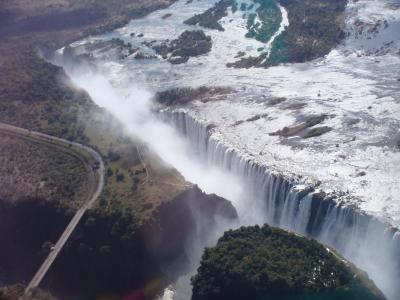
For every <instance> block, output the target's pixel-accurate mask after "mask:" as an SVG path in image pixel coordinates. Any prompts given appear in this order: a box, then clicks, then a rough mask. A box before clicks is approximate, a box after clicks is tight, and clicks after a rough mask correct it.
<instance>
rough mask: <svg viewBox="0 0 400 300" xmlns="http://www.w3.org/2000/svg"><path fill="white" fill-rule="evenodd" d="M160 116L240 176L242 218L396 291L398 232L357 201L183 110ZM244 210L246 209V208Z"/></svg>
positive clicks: (209, 158) (391, 295) (390, 294)
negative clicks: (282, 169) (326, 252)
mask: <svg viewBox="0 0 400 300" xmlns="http://www.w3.org/2000/svg"><path fill="white" fill-rule="evenodd" d="M159 116H160V118H161V119H162V120H163V121H165V122H167V123H169V124H170V125H172V126H173V127H175V128H176V129H177V130H178V131H179V132H180V133H181V134H182V135H183V136H184V137H185V138H186V139H187V141H188V143H189V144H190V145H191V146H192V148H193V151H194V152H195V154H196V155H198V156H200V158H201V159H203V160H204V161H205V162H206V163H208V164H212V165H217V166H219V167H221V168H223V169H224V170H226V171H229V172H232V173H233V174H234V175H236V176H239V177H240V178H241V179H242V180H243V182H244V187H245V188H246V190H248V194H249V198H248V199H246V200H247V201H246V203H240V204H239V205H238V204H236V203H234V204H235V206H236V209H237V210H238V214H239V217H241V218H243V219H244V221H243V220H242V224H243V223H244V224H245V225H247V224H250V223H251V222H252V221H253V222H254V223H268V224H270V225H273V226H277V227H280V228H283V229H286V230H289V231H293V232H296V233H298V234H302V235H305V236H308V237H311V238H315V239H316V240H318V241H320V242H322V243H324V244H326V245H328V246H330V247H332V248H334V249H336V250H337V251H338V252H339V253H341V254H342V255H343V256H344V257H346V258H347V259H349V260H350V261H352V262H353V263H354V264H356V265H357V266H358V267H360V268H361V269H363V270H365V271H366V272H367V273H368V274H369V276H370V277H371V279H372V280H374V282H375V283H376V284H377V286H378V287H379V288H380V289H381V290H382V291H383V292H384V294H385V295H386V296H387V298H388V299H390V300H395V299H398V295H399V294H400V286H399V285H398V281H399V271H398V270H399V266H400V232H399V231H398V230H397V229H394V228H391V227H390V226H389V225H388V224H386V223H384V222H383V221H381V220H379V219H377V218H376V217H374V216H372V215H368V214H366V213H364V212H362V211H360V210H358V209H357V208H356V207H352V206H346V205H344V204H341V203H340V202H339V200H340V199H334V198H332V197H328V196H326V195H325V194H324V193H323V192H322V191H316V190H314V189H313V188H312V187H311V188H310V187H309V188H306V187H304V186H303V185H302V182H301V181H300V179H298V178H291V177H287V176H284V175H281V174H277V173H275V172H273V171H272V170H270V169H269V168H268V166H264V165H261V164H258V163H256V162H255V161H254V160H253V159H252V158H251V157H247V156H245V155H243V154H241V153H239V152H238V151H237V150H235V149H233V148H230V147H228V146H227V145H225V144H224V143H223V142H221V141H220V140H218V138H216V137H215V136H216V134H212V133H213V127H214V126H212V125H208V126H207V125H206V124H203V123H202V122H201V121H199V120H196V119H195V118H194V117H192V116H191V115H189V114H188V113H187V112H185V111H171V110H163V111H161V112H160V114H159ZM246 212H249V213H246Z"/></svg>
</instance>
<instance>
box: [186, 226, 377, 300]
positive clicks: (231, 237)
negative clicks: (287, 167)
mask: <svg viewBox="0 0 400 300" xmlns="http://www.w3.org/2000/svg"><path fill="white" fill-rule="evenodd" d="M352 268H353V267H351V266H350V265H348V264H346V263H344V262H343V261H342V260H341V259H340V258H339V257H337V256H335V255H334V254H332V252H330V251H327V249H326V248H325V247H323V246H322V245H320V244H318V243H317V242H316V241H314V240H309V239H306V238H302V237H299V236H296V235H294V234H291V233H288V232H285V231H283V230H280V229H275V228H271V227H269V226H267V225H265V226H263V227H262V228H260V227H259V226H255V227H242V228H240V229H238V230H229V231H227V232H225V234H224V235H223V237H222V238H220V239H219V241H218V244H217V246H215V247H214V248H209V249H206V250H205V252H204V254H203V257H202V261H201V264H200V267H199V269H198V273H197V275H196V276H194V277H193V278H192V285H193V296H192V299H193V300H203V299H204V300H205V299H207V300H214V299H215V300H217V299H218V300H224V299H227V300H228V299H229V300H236V299H237V300H239V299H265V300H266V299H274V300H275V299H279V300H282V299H284V300H286V299H291V300H295V299H296V300H300V299H321V300H322V299H324V300H326V299H329V300H333V299H335V300H347V299H360V300H361V299H362V300H367V299H368V300H373V299H374V300H378V299H384V297H383V296H382V295H381V293H380V292H379V291H378V290H376V288H374V285H373V283H372V282H371V281H369V280H368V279H367V278H366V277H365V276H366V275H364V274H363V273H361V272H360V271H358V270H357V271H355V269H352ZM367 285H368V286H369V287H373V288H371V290H370V289H369V288H367V287H366V286H367Z"/></svg>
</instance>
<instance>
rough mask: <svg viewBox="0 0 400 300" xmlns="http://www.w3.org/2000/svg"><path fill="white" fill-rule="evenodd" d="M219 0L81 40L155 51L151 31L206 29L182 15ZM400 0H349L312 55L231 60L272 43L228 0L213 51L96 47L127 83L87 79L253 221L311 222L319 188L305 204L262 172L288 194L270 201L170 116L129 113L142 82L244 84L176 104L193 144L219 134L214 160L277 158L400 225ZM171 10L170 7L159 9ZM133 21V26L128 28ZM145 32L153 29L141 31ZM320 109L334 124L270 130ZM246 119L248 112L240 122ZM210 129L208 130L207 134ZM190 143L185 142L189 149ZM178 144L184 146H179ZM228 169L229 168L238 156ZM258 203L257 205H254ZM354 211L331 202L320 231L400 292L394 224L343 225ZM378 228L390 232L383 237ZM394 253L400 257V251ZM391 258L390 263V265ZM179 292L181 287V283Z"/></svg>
mask: <svg viewBox="0 0 400 300" xmlns="http://www.w3.org/2000/svg"><path fill="white" fill-rule="evenodd" d="M215 3H216V1H196V0H195V1H193V2H192V3H191V4H186V2H185V1H178V2H176V3H175V4H173V5H172V6H170V7H169V8H167V9H165V10H160V11H156V12H154V13H152V14H150V15H148V16H147V17H145V18H142V19H138V20H133V21H132V22H130V23H129V24H128V25H127V26H125V27H123V28H120V29H118V30H115V31H113V32H111V33H109V34H105V35H102V36H97V37H92V38H90V39H86V40H84V41H79V42H78V43H75V44H74V45H73V46H75V47H77V49H78V48H79V47H83V46H82V45H84V44H85V43H87V42H92V41H96V40H108V39H111V38H115V37H117V38H121V39H123V40H124V41H125V42H130V43H132V45H133V47H138V48H140V49H141V51H143V52H144V53H149V54H154V51H153V50H152V49H150V48H148V47H147V46H145V45H143V44H142V43H143V42H144V41H146V42H151V41H164V40H165V39H170V40H171V39H174V38H177V36H178V35H179V34H181V33H182V32H183V31H184V30H193V29H196V28H197V29H198V28H199V27H197V26H188V25H185V24H183V21H184V20H186V19H187V18H189V17H191V16H193V14H195V13H201V12H203V11H205V10H206V9H208V8H210V7H212V6H213V5H214V4H215ZM398 4H399V3H398V2H397V1H373V0H360V1H350V3H349V5H348V8H347V14H346V24H347V29H348V32H349V33H348V38H347V39H346V41H345V42H344V43H343V44H342V45H340V46H338V47H337V48H336V49H334V50H333V51H332V52H331V53H330V54H329V55H327V56H326V57H324V58H321V59H318V60H315V61H312V62H308V63H303V64H294V65H293V64H287V65H282V66H277V67H272V68H269V69H257V68H251V69H233V68H227V67H226V64H227V63H230V62H233V61H235V60H237V59H236V58H235V56H236V55H237V53H238V52H239V51H244V52H246V56H252V55H253V56H254V55H257V53H258V51H257V49H258V48H261V47H263V48H264V49H268V48H269V45H268V44H263V43H260V42H258V41H256V40H254V39H248V38H245V37H244V35H245V33H246V21H245V19H243V17H242V14H243V12H241V11H240V10H238V11H237V12H235V13H233V12H232V11H231V10H228V16H227V17H225V18H223V19H222V20H221V21H220V23H221V24H222V25H223V27H224V28H225V31H222V32H219V31H215V30H209V29H204V28H201V29H203V30H204V31H205V33H206V34H207V35H210V36H211V38H212V42H213V47H212V50H211V51H210V52H209V53H208V54H206V55H202V56H199V57H195V58H190V59H189V61H188V62H187V63H185V64H181V65H171V64H170V63H169V62H167V61H165V60H162V59H161V58H156V59H148V60H136V59H134V58H133V57H128V58H126V59H124V60H119V59H116V58H112V55H107V53H97V52H95V53H93V55H94V56H95V57H97V64H98V66H99V69H100V70H101V72H102V73H103V77H102V78H103V79H102V80H105V81H107V82H108V83H106V82H104V84H103V85H107V84H109V83H111V85H110V89H111V90H116V91H118V95H115V94H112V93H111V94H109V95H106V96H104V94H103V93H102V92H101V91H100V93H98V92H96V89H97V86H98V85H97V83H96V82H94V83H93V84H88V82H87V81H86V83H85V84H84V85H83V87H84V88H86V89H89V93H90V94H91V95H92V96H93V98H94V100H95V101H96V102H97V103H98V104H99V105H101V106H104V107H106V108H108V109H109V110H111V111H112V112H113V113H115V114H116V115H117V116H118V117H120V119H121V120H122V121H123V122H124V123H125V124H126V125H127V127H128V128H130V130H131V132H132V133H133V134H135V135H138V136H139V137H141V138H142V139H144V140H145V141H146V142H148V143H149V144H150V145H152V147H153V148H154V149H155V150H156V151H157V152H158V153H159V154H160V156H161V157H162V158H163V159H164V160H165V161H167V162H169V163H170V164H172V165H173V166H174V167H176V168H177V169H178V170H179V171H180V172H181V173H182V174H183V175H184V176H185V177H186V178H187V179H188V180H190V181H193V182H195V183H198V184H199V185H200V187H202V188H203V189H205V190H206V191H208V192H216V193H219V194H220V195H222V196H225V197H227V198H228V199H231V200H233V202H234V204H235V206H236V207H237V208H238V210H239V215H240V216H241V217H242V221H243V222H245V223H246V224H251V223H252V222H251V221H250V219H251V215H252V214H253V213H254V214H255V212H261V213H264V214H265V215H264V216H261V217H260V216H257V217H254V220H253V223H258V222H260V220H261V221H268V222H270V223H271V224H274V225H277V226H281V227H284V228H288V229H291V230H296V231H298V232H300V233H304V232H306V231H307V228H308V227H309V225H308V224H309V223H310V222H311V221H310V220H309V219H310V218H311V217H312V216H311V215H310V211H309V209H310V205H311V202H310V201H311V200H310V198H307V199H308V200H304V201H302V202H301V205H299V208H297V210H296V208H295V207H294V206H293V205H291V204H290V203H294V202H293V201H295V200H293V199H292V198H291V197H292V196H293V195H290V193H289V194H287V192H288V191H289V190H292V189H293V187H291V186H290V185H285V186H286V189H287V191H285V193H283V192H282V193H279V191H278V190H277V189H279V187H277V186H276V185H275V186H274V187H272V186H271V187H268V188H266V187H265V184H266V183H265V182H264V181H262V184H261V183H260V184H261V185H260V186H258V187H257V188H254V190H257V189H265V190H266V191H268V193H267V192H265V193H264V194H263V197H264V196H265V195H267V194H268V196H267V198H274V199H275V198H276V199H279V201H281V202H282V203H284V204H282V205H283V208H279V213H277V212H276V211H277V208H276V207H275V206H273V203H270V202H263V203H262V202H251V204H250V203H248V202H243V201H242V200H243V198H242V197H241V196H240V191H239V190H231V189H226V188H222V187H221V182H219V181H216V180H214V178H218V177H222V176H226V175H227V173H226V172H224V171H221V169H218V168H216V169H213V171H211V172H209V171H208V169H207V168H208V167H207V166H205V164H204V165H203V164H202V163H201V162H200V163H199V162H196V163H195V164H193V161H192V158H190V159H187V156H186V155H187V154H185V153H186V152H188V153H189V152H190V151H189V150H187V148H188V147H189V148H190V146H187V145H184V144H185V141H180V140H179V139H178V140H177V142H176V143H174V142H168V140H171V141H172V140H173V139H175V138H176V133H171V132H172V131H171V130H172V129H171V128H170V127H169V126H166V125H165V124H162V123H161V122H159V121H157V120H154V119H153V118H151V117H148V119H149V122H144V123H143V122H136V123H135V122H134V123H132V116H131V115H130V114H132V112H133V111H135V112H137V111H139V112H140V109H138V108H141V107H143V106H142V105H138V103H140V101H141V99H143V98H145V99H146V101H147V102H148V101H149V98H150V96H149V94H145V95H143V94H140V93H139V94H137V92H136V89H135V91H134V92H132V87H138V86H140V87H141V89H142V90H143V89H144V90H148V91H151V92H154V91H157V90H163V89H167V88H172V87H177V86H191V87H196V86H200V85H212V86H214V85H217V86H218V85H219V86H232V87H234V88H235V89H236V91H235V92H234V93H232V94H231V95H228V96H227V97H226V98H225V99H223V100H219V101H214V102H212V101H210V102H207V103H203V102H193V103H191V104H190V105H189V106H186V107H184V108H181V109H178V111H180V112H182V113H184V115H185V118H188V119H187V120H186V121H185V122H187V124H189V123H190V124H192V123H193V124H192V127H193V128H192V129H193V130H192V131H191V132H192V133H196V134H197V135H196V138H192V142H191V143H192V145H191V146H192V147H193V144H196V145H199V147H201V146H200V145H201V144H202V142H203V141H204V139H205V138H207V139H208V138H210V139H212V140H213V141H215V143H214V144H213V145H214V146H215V147H214V148H216V149H220V153H219V154H218V153H217V154H216V152H215V149H211V148H210V149H206V150H204V149H202V150H201V151H199V152H201V153H203V154H202V155H206V156H207V157H208V159H210V155H211V156H212V157H213V159H212V160H211V161H212V163H214V164H216V163H219V164H221V165H222V166H225V167H226V166H227V165H229V166H230V164H231V163H232V162H231V160H230V159H231V158H230V156H229V155H228V154H227V153H226V151H228V150H227V149H229V151H231V152H232V151H234V152H235V153H238V154H240V157H242V158H244V159H243V161H240V159H239V158H236V160H235V162H236V163H235V165H236V167H235V169H237V170H242V171H243V170H246V172H249V171H248V169H246V168H249V167H245V165H246V164H247V163H248V161H245V159H246V160H249V161H251V162H252V163H254V164H256V165H258V166H262V167H263V168H265V169H266V170H268V172H269V173H268V174H270V173H273V174H281V176H284V177H285V178H289V180H300V181H301V182H302V183H303V184H305V185H315V184H317V185H318V188H319V189H320V190H322V191H324V192H326V193H328V194H330V195H339V197H338V198H337V200H336V201H338V202H339V203H341V204H342V207H344V208H346V207H350V206H351V207H352V209H356V210H357V211H360V212H366V213H368V214H370V215H373V216H375V217H377V218H378V219H379V220H380V221H381V223H379V224H382V223H385V222H388V223H390V224H391V225H392V226H394V227H396V228H399V226H400V152H399V151H398V150H397V149H396V143H397V141H398V140H399V139H400V131H399V130H400V80H399V79H400V56H399V54H398V53H399V51H400V10H399V8H398V7H399V5H398ZM239 6H240V3H239ZM167 13H170V14H172V16H171V17H169V18H167V19H162V16H164V15H165V14H167ZM281 13H282V15H283V21H282V24H281V26H280V29H279V32H278V33H277V34H276V35H275V36H274V37H273V38H276V37H277V36H278V34H279V33H281V32H282V31H283V30H284V29H285V26H287V24H288V20H287V12H286V11H285V10H284V9H283V8H282V7H281ZM133 32H134V33H135V36H131V33H133ZM141 33H142V34H144V36H143V37H137V35H138V34H141ZM89 77H90V76H89ZM86 80H87V79H86ZM76 82H77V83H78V84H81V83H82V78H78V80H76ZM90 86H92V89H90ZM113 93H114V92H113ZM271 97H284V98H285V99H286V100H285V101H283V102H281V103H279V104H276V105H270V104H268V100H269V99H270V98H271ZM117 99H125V100H124V101H121V100H117ZM148 109H149V104H146V106H145V110H144V112H143V114H144V115H146V114H147V113H148V112H149V111H148ZM320 114H328V118H327V119H326V120H325V121H323V122H322V123H321V124H320V125H318V126H329V127H331V128H332V130H331V131H330V132H328V133H326V134H324V135H322V136H320V137H315V138H312V139H302V138H300V137H292V138H287V139H284V138H280V137H277V136H270V135H269V133H272V132H275V131H277V130H280V129H282V128H283V127H285V126H291V125H294V124H297V123H299V122H301V121H302V120H304V118H306V117H307V116H310V115H320ZM134 115H137V113H135V114H134ZM257 115H262V117H261V118H259V119H257V120H255V121H246V120H249V119H251V118H253V117H254V116H257ZM146 116H147V115H146ZM191 120H195V121H193V122H192V121H191ZM237 121H244V122H243V123H241V124H240V125H235V123H236V122H237ZM196 124H197V125H196ZM199 124H200V125H204V127H205V126H207V125H210V124H212V125H213V130H212V131H211V133H207V132H205V131H204V130H203V129H201V126H200V125H199ZM139 125H140V126H139ZM175 125H176V124H175ZM178 125H179V124H178ZM159 128H162V130H161V131H160V129H159ZM148 132H151V134H148ZM208 134H210V135H211V136H210V137H209V136H207V135H208ZM160 136H166V137H169V138H167V139H165V140H166V141H167V142H164V139H161V140H162V143H160V142H159V141H158V140H159V137H160ZM194 140H196V141H197V142H194ZM217 142H218V143H219V144H218V143H217ZM221 145H223V147H222V146H221ZM196 147H197V146H196ZM218 147H220V148H218ZM182 149H185V150H184V152H182V151H183V150H182ZM229 151H228V152H229ZM178 153H179V154H180V155H177V154H178ZM216 157H219V158H220V159H216ZM221 160H224V161H223V162H221ZM226 169H232V168H231V166H230V167H229V168H226ZM230 171H231V170H230ZM253 171H254V170H253ZM213 172H214V173H213ZM243 172H244V171H243ZM243 172H242V173H243ZM228 173H229V174H230V173H231V172H228ZM234 173H235V172H234ZM239 173H240V172H236V173H235V174H234V175H235V176H234V178H236V179H237V175H239V177H240V175H243V174H239ZM204 174H207V175H208V176H204ZM213 174H214V175H213ZM246 174H248V173H246ZM360 174H361V175H360ZM262 176H265V174H264V173H262V174H261V173H260V174H258V173H254V174H253V175H252V177H251V178H252V180H253V181H254V180H263V179H262ZM257 178H258V179H257ZM299 178H300V179H299ZM236 179H235V180H236ZM242 181H243V180H242ZM244 181H245V182H246V180H244ZM224 182H225V181H224ZM263 182H264V183H263ZM268 182H269V183H268V184H271V182H274V181H273V180H272V179H271V180H269V181H268ZM249 184H250V183H249ZM285 184H286V183H285ZM282 185H283V184H282ZM231 186H235V185H234V184H233V185H232V184H231V185H230V187H231ZM246 187H248V185H247V186H246ZM281 188H282V186H281ZM272 195H274V197H272ZM278 195H280V196H278ZM259 196H260V195H259ZM289 199H292V200H290V201H292V202H288V201H289ZM297 200H299V201H300V199H297ZM297 200H296V201H297ZM268 205H270V206H268ZM249 207H251V209H248V208H249ZM257 208H258V209H257ZM265 211H267V213H265ZM268 214H271V215H268ZM276 214H278V215H279V220H277V219H276V218H277V217H276V216H275V215H276ZM348 215H349V214H348V212H347V211H343V210H340V209H339V208H330V210H329V211H328V212H326V216H325V218H326V222H325V223H324V224H322V228H323V229H321V232H318V233H315V236H317V237H318V239H319V240H321V241H323V242H326V243H328V244H329V243H330V244H332V245H333V246H335V247H336V248H339V249H340V250H341V253H344V254H346V255H347V257H349V258H352V259H353V260H356V261H357V264H358V265H361V266H362V267H363V268H365V269H366V270H367V271H368V272H369V274H370V275H371V276H372V278H373V279H374V280H375V281H376V282H377V283H378V285H379V287H380V288H382V289H383V290H384V291H385V292H386V294H387V295H389V297H391V299H393V300H395V299H396V298H395V296H393V295H396V293H397V290H396V289H393V285H394V284H393V281H390V280H391V279H390V277H393V278H394V279H395V280H396V277H395V275H393V274H392V270H390V271H389V269H391V266H390V262H391V260H392V259H393V257H392V254H393V253H391V251H392V250H390V249H389V248H390V247H391V246H388V245H389V244H390V243H391V239H393V237H392V236H390V235H389V237H386V236H385V234H384V232H386V231H385V230H384V226H381V225H377V224H375V223H374V222H371V223H368V225H365V221H362V222H361V221H359V220H358V218H359V217H352V218H353V219H354V218H355V219H356V221H354V220H353V219H352V221H351V222H354V224H356V225H354V224H353V225H354V226H353V225H352V226H351V228H350V229H349V228H346V227H345V226H346V224H348V223H349V220H348V219H347V218H348ZM294 218H295V219H294ZM361 219H362V218H361ZM244 220H245V221H244ZM291 220H292V221H291ZM363 226H364V227H367V229H366V233H363V234H360V233H359V231H362V228H363ZM344 233H346V234H347V235H348V236H349V237H352V239H353V238H354V240H357V241H358V242H357V243H358V244H357V243H356V242H352V241H351V240H347V239H346V238H345V237H344V236H342V235H343V234H344ZM341 234H342V235H341ZM380 236H382V239H384V240H380ZM397 236H398V235H397ZM363 238H364V240H365V241H364V243H365V242H366V241H368V243H367V244H365V245H364V244H362V243H363V240H362V239H363ZM338 241H340V243H339V242H338ZM372 241H373V242H372ZM361 244H362V245H363V247H364V248H366V249H367V248H368V247H369V246H368V245H369V244H378V245H379V244H382V245H383V244H384V245H385V246H382V247H383V248H385V251H383V252H384V254H382V255H387V259H385V260H382V261H379V258H376V257H375V256H374V254H373V252H376V253H379V251H378V250H377V249H375V248H373V247H372V248H371V249H372V250H371V251H369V250H368V251H367V250H365V249H364V248H363V249H361V250H360V246H359V245H361ZM357 245H358V246H357ZM386 249H388V250H386ZM399 249H400V248H399ZM383 252H382V253H383ZM394 255H395V257H397V258H398V257H400V253H398V251H397V252H395V253H394ZM374 260H376V262H374ZM370 262H371V263H370ZM385 269H386V270H387V271H386V274H383V273H384V272H385V271H384V270H385ZM393 278H392V280H393ZM389 281H390V282H389ZM183 282H188V281H187V280H186V281H185V280H183ZM173 290H174V287H171V288H170V289H169V290H166V294H165V297H164V299H171V297H173ZM393 290H394V291H393ZM174 297H175V298H174V299H178V298H179V296H177V295H175V296H174Z"/></svg>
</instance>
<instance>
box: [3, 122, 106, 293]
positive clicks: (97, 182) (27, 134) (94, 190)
mask: <svg viewBox="0 0 400 300" xmlns="http://www.w3.org/2000/svg"><path fill="white" fill-rule="evenodd" d="M0 132H5V133H9V134H12V135H17V136H20V137H22V138H27V139H31V140H32V139H33V140H35V141H37V142H39V143H45V144H47V145H49V146H54V147H57V148H59V149H60V150H64V151H66V152H68V153H71V152H73V149H74V148H77V149H80V150H83V151H85V152H86V153H88V154H89V155H90V157H91V159H92V160H93V162H98V164H99V166H98V168H97V169H96V170H93V168H92V165H91V164H90V163H89V162H88V161H87V160H86V159H85V158H80V159H81V161H83V162H84V163H85V164H86V167H87V169H88V170H89V171H90V176H91V178H90V181H91V188H90V190H91V191H90V194H89V196H88V198H87V200H86V201H85V202H84V204H83V205H82V207H81V208H79V209H78V211H77V212H76V213H75V215H74V217H73V218H72V219H71V221H70V223H69V224H68V226H67V227H66V228H65V230H64V232H63V233H62V235H61V236H60V238H59V239H58V241H57V243H56V244H55V246H54V249H53V250H52V251H50V253H49V255H48V256H47V258H46V259H45V261H44V262H43V264H42V265H41V267H40V268H39V270H38V271H37V272H36V274H35V275H34V277H33V278H32V280H31V282H30V283H29V284H28V286H27V288H26V290H25V293H28V292H29V291H30V290H31V289H32V288H34V287H37V286H38V285H39V284H40V282H41V280H42V279H43V277H44V276H45V275H46V273H47V271H48V269H49V268H50V267H51V265H52V263H53V262H54V260H55V259H56V257H57V255H58V254H59V253H60V251H61V249H62V248H63V246H64V245H65V243H66V241H67V240H68V238H69V237H70V235H71V233H72V232H73V231H74V229H75V227H76V226H77V225H78V223H79V221H80V219H81V218H82V216H83V215H84V213H85V212H86V210H88V209H90V208H91V207H92V206H93V204H94V203H95V202H96V200H97V198H98V197H99V196H100V193H101V191H102V189H103V186H104V162H103V159H102V158H101V156H100V154H99V153H98V152H96V151H95V150H93V149H92V148H90V147H88V146H85V145H82V144H79V143H75V142H70V141H67V140H65V139H62V138H58V137H54V136H51V135H47V134H44V133H40V132H35V131H30V130H27V129H24V128H20V127H15V126H11V125H8V124H4V123H0ZM63 148H64V149H63ZM75 155H78V154H77V153H75Z"/></svg>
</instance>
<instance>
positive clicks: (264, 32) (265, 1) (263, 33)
mask: <svg viewBox="0 0 400 300" xmlns="http://www.w3.org/2000/svg"><path fill="white" fill-rule="evenodd" d="M257 2H258V3H259V4H260V7H259V8H258V9H257V15H258V17H259V19H260V21H261V24H255V22H254V21H255V15H254V14H250V15H249V16H248V20H247V29H248V30H249V31H248V33H247V34H246V37H249V38H255V39H256V40H258V41H260V42H263V43H266V42H268V41H269V40H270V39H271V37H272V36H273V35H274V33H275V32H276V31H278V29H279V26H280V24H281V22H282V14H281V12H280V9H279V6H278V4H277V2H276V1H275V0H257Z"/></svg>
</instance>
